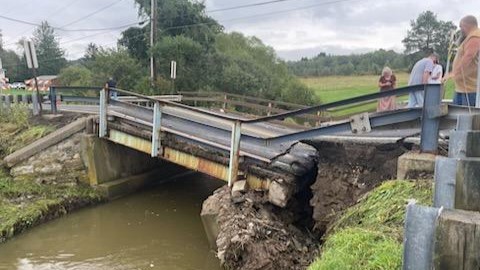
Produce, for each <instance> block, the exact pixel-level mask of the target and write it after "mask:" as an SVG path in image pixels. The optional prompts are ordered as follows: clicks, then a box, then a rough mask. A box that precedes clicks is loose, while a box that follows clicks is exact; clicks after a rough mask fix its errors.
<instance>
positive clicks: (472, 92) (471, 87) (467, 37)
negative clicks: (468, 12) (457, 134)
mask: <svg viewBox="0 0 480 270" xmlns="http://www.w3.org/2000/svg"><path fill="white" fill-rule="evenodd" d="M460 30H461V32H462V35H463V37H464V40H463V41H462V43H461V44H460V46H459V48H458V51H457V55H456V56H455V59H454V60H453V68H452V72H451V73H450V74H449V75H448V76H447V78H446V79H449V78H453V80H454V81H455V94H454V97H453V103H454V104H456V105H463V106H475V101H476V96H477V94H476V91H477V76H478V54H479V50H480V30H479V29H478V21H477V19H476V18H475V17H474V16H466V17H464V18H463V19H462V20H461V21H460Z"/></svg>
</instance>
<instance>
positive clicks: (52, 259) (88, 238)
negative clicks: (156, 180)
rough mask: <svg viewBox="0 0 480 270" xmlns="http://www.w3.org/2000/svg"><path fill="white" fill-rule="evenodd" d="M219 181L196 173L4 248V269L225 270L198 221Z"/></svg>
mask: <svg viewBox="0 0 480 270" xmlns="http://www.w3.org/2000/svg"><path fill="white" fill-rule="evenodd" d="M222 184H223V183H221V182H220V181H219V180H214V179H211V178H208V177H206V176H201V175H198V174H192V175H189V176H186V177H182V178H181V179H178V180H176V181H173V182H169V183H166V184H162V185H159V186H156V187H153V188H150V189H148V190H145V191H142V192H138V193H136V194H134V195H131V196H128V197H125V198H122V199H119V200H115V201H113V202H110V203H108V204H104V205H100V206H97V207H94V208H89V209H83V210H80V211H77V212H74V213H72V214H70V215H68V216H66V217H63V218H60V219H57V220H54V221H52V222H48V223H46V224H43V225H40V226H38V227H36V228H33V229H31V230H29V231H28V232H26V233H24V234H22V235H19V236H18V237H15V238H14V239H12V240H10V241H8V242H6V243H4V244H2V245H0V269H21V270H23V269H49V270H50V269H165V270H166V269H168V270H172V269H209V270H210V269H212V270H216V269H220V267H219V263H218V260H217V259H216V258H215V255H214V254H213V253H212V252H211V251H210V250H209V247H208V242H207V239H206V237H205V234H204V231H203V227H202V224H201V220H200V217H199V213H200V209H201V204H202V201H203V200H204V199H205V198H207V197H208V196H209V195H210V194H211V193H212V192H213V190H215V189H216V188H218V187H219V186H221V185H222Z"/></svg>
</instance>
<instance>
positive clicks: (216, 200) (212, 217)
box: [200, 194, 222, 250]
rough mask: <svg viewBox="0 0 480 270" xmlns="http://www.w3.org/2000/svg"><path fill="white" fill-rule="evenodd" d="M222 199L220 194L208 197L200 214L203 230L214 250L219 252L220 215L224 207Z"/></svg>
mask: <svg viewBox="0 0 480 270" xmlns="http://www.w3.org/2000/svg"><path fill="white" fill-rule="evenodd" d="M220 199H221V197H220V196H219V195H218V194H213V195H212V196H210V197H208V198H207V199H206V200H205V201H204V202H203V205H202V212H201V213H200V218H201V219H202V224H203V228H204V230H205V234H206V235H207V240H208V243H209V244H210V248H212V250H217V237H218V233H219V231H220V228H219V226H218V214H219V212H220V207H221V206H222V204H221V201H220Z"/></svg>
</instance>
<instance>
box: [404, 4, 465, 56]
mask: <svg viewBox="0 0 480 270" xmlns="http://www.w3.org/2000/svg"><path fill="white" fill-rule="evenodd" d="M410 27H411V29H410V30H409V31H408V33H407V36H406V37H405V38H404V39H403V40H402V43H403V44H404V46H405V53H407V54H416V53H420V54H425V53H426V52H428V51H430V50H433V51H435V52H437V53H438V54H440V57H441V59H446V57H447V48H448V42H449V41H448V39H449V33H450V32H451V31H452V30H454V29H455V28H456V27H455V25H454V24H453V22H449V21H441V20H438V19H437V15H436V14H435V13H433V12H431V11H425V12H423V13H421V14H420V15H419V16H418V18H417V19H416V20H412V21H411V22H410Z"/></svg>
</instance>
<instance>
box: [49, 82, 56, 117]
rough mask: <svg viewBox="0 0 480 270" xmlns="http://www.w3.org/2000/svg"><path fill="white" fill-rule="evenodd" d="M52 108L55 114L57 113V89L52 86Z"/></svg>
mask: <svg viewBox="0 0 480 270" xmlns="http://www.w3.org/2000/svg"><path fill="white" fill-rule="evenodd" d="M50 108H51V110H52V113H53V114H57V89H55V87H54V86H52V87H50Z"/></svg>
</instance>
